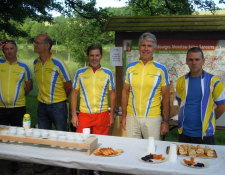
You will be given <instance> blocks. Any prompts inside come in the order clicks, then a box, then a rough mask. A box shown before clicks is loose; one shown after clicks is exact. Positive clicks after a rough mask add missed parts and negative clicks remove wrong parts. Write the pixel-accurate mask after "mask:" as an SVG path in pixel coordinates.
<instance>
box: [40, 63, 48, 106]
mask: <svg viewBox="0 0 225 175" xmlns="http://www.w3.org/2000/svg"><path fill="white" fill-rule="evenodd" d="M43 67H44V64H42V66H41V72H42V75H41V76H42V78H41V79H42V86H43V99H44V91H45V90H44V81H43ZM46 103H47V96H46Z"/></svg>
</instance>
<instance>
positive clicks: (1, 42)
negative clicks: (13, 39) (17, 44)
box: [0, 41, 5, 50]
mask: <svg viewBox="0 0 225 175" xmlns="http://www.w3.org/2000/svg"><path fill="white" fill-rule="evenodd" d="M3 42H4V41H0V50H1V49H2V47H3V46H4V45H5V44H3Z"/></svg>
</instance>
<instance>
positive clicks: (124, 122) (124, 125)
mask: <svg viewBox="0 0 225 175" xmlns="http://www.w3.org/2000/svg"><path fill="white" fill-rule="evenodd" d="M122 127H123V129H124V130H125V131H126V117H122Z"/></svg>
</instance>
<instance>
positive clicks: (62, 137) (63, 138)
mask: <svg viewBox="0 0 225 175" xmlns="http://www.w3.org/2000/svg"><path fill="white" fill-rule="evenodd" d="M59 140H60V141H63V142H65V141H66V136H65V135H60V136H59ZM60 148H65V147H64V146H60Z"/></svg>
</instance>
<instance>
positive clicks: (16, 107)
mask: <svg viewBox="0 0 225 175" xmlns="http://www.w3.org/2000/svg"><path fill="white" fill-rule="evenodd" d="M1 48H2V51H3V53H4V55H5V58H1V59H0V99H1V100H0V125H11V126H20V127H21V126H23V116H24V114H26V100H25V96H26V95H27V94H28V93H29V92H30V91H31V90H32V89H33V82H32V77H31V72H30V69H29V67H28V66H27V65H26V64H25V63H23V62H22V61H20V60H18V59H17V56H16V53H17V46H16V43H15V42H14V41H13V40H6V41H0V49H1ZM12 170H13V171H18V170H19V164H18V162H12Z"/></svg>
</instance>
